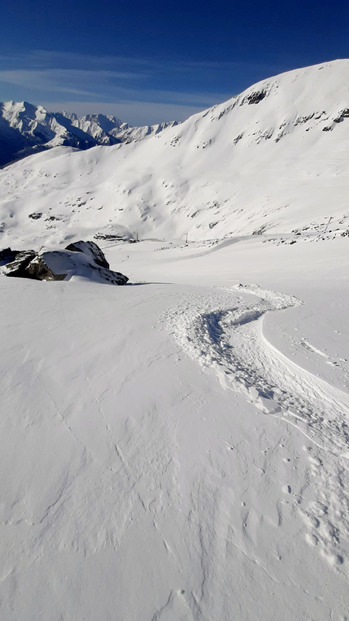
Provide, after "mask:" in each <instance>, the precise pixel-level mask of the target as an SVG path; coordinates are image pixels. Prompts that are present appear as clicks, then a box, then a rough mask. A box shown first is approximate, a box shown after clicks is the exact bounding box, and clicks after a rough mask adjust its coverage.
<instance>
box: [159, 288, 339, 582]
mask: <svg viewBox="0 0 349 621" xmlns="http://www.w3.org/2000/svg"><path fill="white" fill-rule="evenodd" d="M232 293H233V294H234V306H232V304H231V301H232V300H231V297H232ZM240 294H242V295H240ZM244 294H250V295H251V294H252V295H254V296H256V297H257V300H258V301H256V303H254V304H252V305H247V304H246V301H245V296H244ZM300 304H301V302H300V301H299V300H298V299H297V298H295V297H292V296H287V295H285V294H281V293H276V292H274V291H268V290H264V289H261V288H260V287H259V286H258V285H251V286H243V285H237V286H235V287H233V288H232V289H216V290H214V292H213V293H212V294H211V295H210V296H200V295H197V296H196V297H195V296H190V299H189V298H184V299H183V301H182V303H181V304H180V305H179V307H178V308H177V309H176V310H175V311H173V312H171V313H170V314H168V315H167V316H166V318H165V320H166V322H167V325H168V329H169V331H170V332H171V333H172V335H173V336H174V338H175V340H176V341H177V343H178V344H179V345H180V347H181V348H182V349H183V350H184V351H185V352H186V353H187V355H189V357H191V358H192V359H194V360H196V361H197V362H198V363H199V364H200V365H201V366H202V367H205V368H211V369H214V371H215V373H216V374H217V376H218V379H219V381H220V383H221V385H222V386H223V387H224V388H228V389H232V390H234V391H238V392H240V393H242V394H244V395H245V396H246V397H247V399H248V400H249V401H250V402H252V403H253V404H254V405H255V407H256V408H258V409H259V410H260V411H261V412H263V413H264V414H266V415H269V416H275V417H278V418H279V419H281V420H282V421H284V422H285V423H286V424H288V425H291V426H292V427H293V428H295V429H296V430H297V432H300V433H302V434H303V436H304V437H305V438H306V440H307V442H306V444H305V445H304V450H305V451H306V453H307V457H308V459H307V463H308V468H307V469H306V471H305V472H304V474H303V477H304V486H303V488H304V489H306V488H307V487H309V486H311V488H312V498H313V500H312V501H311V502H309V501H305V500H304V499H303V493H302V492H300V493H299V494H298V495H297V496H296V495H294V496H295V501H296V503H297V505H298V509H299V511H300V515H301V517H302V520H303V521H304V524H305V527H306V534H305V537H306V541H307V543H308V544H309V545H312V546H316V547H317V549H318V550H319V552H320V554H321V556H323V557H325V558H326V560H327V561H328V562H329V563H330V564H331V565H332V566H333V567H335V568H336V569H337V570H338V571H339V572H341V573H344V574H345V575H347V576H349V563H348V559H349V517H348V516H349V492H348V490H349V485H348V484H349V461H348V460H349V425H348V420H349V395H348V394H346V393H344V392H342V391H340V390H337V389H335V388H334V387H332V386H331V385H330V384H328V383H327V382H325V381H324V380H321V379H320V378H318V377H316V376H315V375H313V374H312V373H310V372H308V371H306V370H305V369H303V368H302V367H300V366H299V365H297V364H295V363H294V362H293V361H291V360H289V359H288V358H287V357H286V356H285V355H284V354H283V353H282V352H280V351H279V350H278V349H277V348H276V347H275V346H274V345H272V344H271V343H270V342H269V341H267V339H266V338H265V336H264V334H263V320H264V316H265V314H266V313H268V312H271V311H282V310H286V309H290V308H293V307H295V306H299V305H300ZM217 307H218V308H217ZM301 346H303V343H300V347H301ZM286 487H287V489H285V490H283V491H284V492H285V493H286V492H287V493H288V494H291V493H292V490H291V488H290V486H286Z"/></svg>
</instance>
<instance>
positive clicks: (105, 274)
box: [3, 241, 128, 285]
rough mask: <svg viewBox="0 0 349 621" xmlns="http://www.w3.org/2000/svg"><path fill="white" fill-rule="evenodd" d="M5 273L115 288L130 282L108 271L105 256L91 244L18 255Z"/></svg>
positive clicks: (116, 273)
mask: <svg viewBox="0 0 349 621" xmlns="http://www.w3.org/2000/svg"><path fill="white" fill-rule="evenodd" d="M8 251H10V252H16V251H11V250H10V249H9V248H8V249H6V252H7V255H8V254H9V253H8ZM3 252H4V251H3ZM3 272H4V274H5V275H6V276H10V277H18V278H31V279H33V280H70V279H71V278H73V277H79V278H82V279H84V280H92V281H94V282H100V283H108V284H112V285H125V284H126V283H127V281H128V278H127V276H124V274H121V273H120V272H114V271H113V270H111V269H109V263H108V261H107V260H106V258H105V256H104V253H103V252H102V250H101V249H100V248H99V246H97V244H95V243H94V242H92V241H87V242H85V241H78V242H75V243H73V244H69V246H67V247H66V248H65V250H53V251H46V252H45V251H44V252H38V253H37V252H35V251H34V250H25V251H22V252H17V254H16V256H15V258H14V260H12V261H10V262H9V263H7V264H6V265H5V267H4V268H3Z"/></svg>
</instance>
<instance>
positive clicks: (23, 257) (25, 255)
mask: <svg viewBox="0 0 349 621" xmlns="http://www.w3.org/2000/svg"><path fill="white" fill-rule="evenodd" d="M35 256H36V252H35V251H34V250H23V252H18V254H17V255H16V258H15V260H14V261H12V262H11V263H8V264H7V265H6V266H5V268H4V272H5V274H6V276H14V277H17V278H35V276H31V275H30V274H29V273H28V272H27V267H28V265H29V263H30V261H32V260H33V259H34V258H35ZM36 280H38V279H36Z"/></svg>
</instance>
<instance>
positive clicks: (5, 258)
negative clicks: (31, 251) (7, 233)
mask: <svg viewBox="0 0 349 621" xmlns="http://www.w3.org/2000/svg"><path fill="white" fill-rule="evenodd" d="M18 254H19V250H11V248H4V250H0V263H2V264H3V265H4V264H5V263H11V262H12V261H14V260H15V258H16V256H17V255H18Z"/></svg>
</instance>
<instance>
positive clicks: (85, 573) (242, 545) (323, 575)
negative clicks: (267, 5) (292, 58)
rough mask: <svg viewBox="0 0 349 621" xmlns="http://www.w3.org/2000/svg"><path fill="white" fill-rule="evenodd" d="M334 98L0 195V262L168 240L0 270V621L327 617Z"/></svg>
mask: <svg viewBox="0 0 349 621" xmlns="http://www.w3.org/2000/svg"><path fill="white" fill-rule="evenodd" d="M348 78H349V62H348V61H337V62H334V63H327V64H326V65H322V66H319V67H312V68H307V69H302V70H299V71H296V72H291V73H289V74H285V75H283V76H278V77H276V78H272V79H270V80H266V81H264V82H262V83H260V84H259V85H257V86H255V87H252V88H251V89H248V90H247V91H246V92H245V93H243V94H242V95H241V96H239V97H237V98H235V99H233V100H231V101H230V102H228V103H226V104H222V105H220V106H216V107H215V108H213V109H211V110H208V111H206V112H205V113H202V114H199V115H196V116H195V117H193V118H191V119H189V120H188V121H187V122H186V123H184V124H183V125H182V126H180V127H178V128H170V129H165V130H164V131H163V132H162V133H160V134H159V135H158V136H153V137H150V138H149V139H147V140H145V141H143V142H139V143H137V144H135V143H132V144H127V145H116V146H112V147H103V146H100V147H96V148H93V149H90V150H89V151H85V152H77V151H74V149H72V148H67V147H58V148H57V149H52V150H51V151H49V152H46V153H40V154H38V155H35V156H31V157H29V158H26V159H25V160H23V161H21V162H18V163H16V164H13V165H11V166H10V167H8V168H7V169H6V170H3V171H1V172H0V184H1V207H0V210H1V211H0V213H1V218H0V222H1V221H2V222H3V224H2V234H1V238H0V248H1V246H6V245H7V246H8V245H10V246H12V248H15V249H16V248H17V249H20V248H35V249H37V250H38V249H39V247H40V246H42V245H43V246H44V248H43V249H41V252H40V254H41V255H42V256H45V257H46V256H48V255H47V252H46V249H47V247H48V246H50V245H53V243H55V244H58V245H59V246H60V245H61V244H63V243H64V245H65V246H66V245H67V241H68V240H69V241H73V242H74V241H75V242H76V241H77V240H78V239H80V238H83V239H86V234H88V237H89V238H90V239H92V237H93V235H94V234H95V233H96V232H100V233H103V232H104V233H107V234H112V233H113V232H114V233H118V234H124V235H125V236H128V237H130V235H131V233H132V232H139V233H141V234H142V235H144V236H146V235H147V236H155V235H157V236H162V237H166V238H167V241H166V242H164V241H158V240H142V241H141V242H140V243H134V244H129V243H125V242H119V243H115V241H114V242H110V241H109V240H108V239H104V240H103V238H102V240H101V242H98V243H101V247H102V249H103V252H105V255H106V260H107V261H108V263H110V267H111V269H113V270H120V271H121V272H122V273H125V274H127V275H128V276H129V278H130V280H129V283H128V284H126V286H124V287H109V286H101V285H100V284H97V283H95V282H90V281H89V282H88V281H87V280H86V279H85V278H81V276H84V274H81V271H80V270H79V272H78V273H77V275H76V276H74V278H73V279H72V280H70V281H69V282H66V281H62V282H61V281H56V282H39V281H34V280H28V279H16V278H6V277H5V276H3V275H2V273H1V269H0V314H1V322H0V343H1V357H0V413H1V415H0V476H1V482H2V489H1V502H0V533H1V538H0V542H1V543H0V549H1V558H2V563H1V566H0V617H1V619H5V620H6V621H38V619H47V620H50V621H51V620H52V621H71V620H72V619H74V620H79V621H80V620H82V619H86V620H87V619H88V620H89V621H95V620H97V619H98V620H103V621H115V619H118V620H119V619H120V620H121V619H122V620H123V621H140V620H141V621H232V620H234V621H235V620H238V621H252V620H258V621H270V620H271V619H278V620H279V619H282V620H283V621H295V620H297V621H298V620H303V619H304V620H306V619H307V620H308V619H309V620H310V619H316V620H317V621H330V620H334V619H336V620H337V619H338V620H341V621H344V620H345V619H347V618H348V610H349V590H348V579H349V519H348V515H349V427H348V421H349V333H348V315H349V280H348V273H349V253H348V243H349V237H348V235H347V231H348V204H347V196H348V157H347V155H348V125H349V120H348V119H347V113H346V110H347V108H348V84H349V80H348ZM308 117H309V118H308ZM266 132H267V133H268V136H269V137H267V134H266ZM210 141H211V142H210ZM330 218H332V220H330ZM215 222H217V224H215ZM292 229H297V230H294V232H290V231H291V230H292ZM336 229H338V230H336ZM263 230H264V231H265V233H266V234H262V235H249V233H253V232H254V231H255V232H257V231H259V232H260V231H263ZM277 231H279V233H278V232H277ZM188 232H189V240H188V242H185V241H184V235H185V234H186V233H188ZM314 232H315V233H314ZM236 233H240V235H236ZM241 233H243V235H242V234H241ZM267 233H270V234H267ZM180 235H182V236H183V240H182V241H178V240H177V241H171V238H173V237H175V236H180ZM194 236H196V237H197V239H198V241H194ZM200 236H201V238H202V239H199V238H200ZM214 236H215V237H216V239H215V240H209V239H206V240H205V239H204V238H209V237H214ZM224 237H226V239H223V238H224ZM219 238H221V239H219ZM79 246H80V244H79ZM89 246H91V245H89ZM70 249H72V248H71V247H70ZM5 254H6V253H5ZM60 255H61V253H60ZM59 271H60V269H59Z"/></svg>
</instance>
